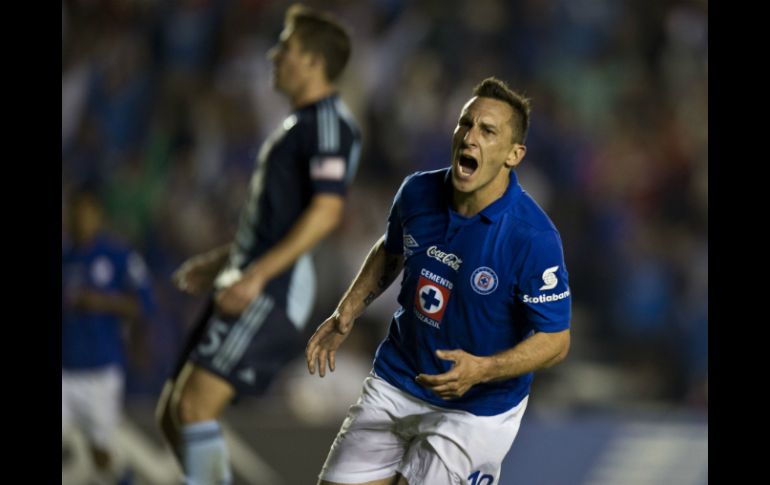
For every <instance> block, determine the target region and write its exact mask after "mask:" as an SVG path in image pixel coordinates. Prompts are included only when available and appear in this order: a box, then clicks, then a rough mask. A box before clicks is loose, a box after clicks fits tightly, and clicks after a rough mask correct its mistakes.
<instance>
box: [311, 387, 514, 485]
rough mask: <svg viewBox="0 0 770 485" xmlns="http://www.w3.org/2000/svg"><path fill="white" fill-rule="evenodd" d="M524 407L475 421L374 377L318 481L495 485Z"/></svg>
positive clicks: (469, 416) (462, 412) (465, 414)
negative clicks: (394, 479)
mask: <svg viewBox="0 0 770 485" xmlns="http://www.w3.org/2000/svg"><path fill="white" fill-rule="evenodd" d="M528 399H529V396H527V397H525V398H524V399H523V400H522V401H521V403H519V404H518V405H517V406H516V407H514V408H513V409H511V410H509V411H506V412H504V413H502V414H498V415H495V416H476V415H474V414H471V413H469V412H466V411H460V410H454V409H446V408H440V407H438V406H433V405H430V404H428V403H426V402H424V401H421V400H419V399H417V398H416V397H414V396H412V395H410V394H407V393H405V392H403V391H401V390H400V389H398V388H396V387H394V386H392V385H391V384H389V383H388V382H386V381H385V380H383V379H381V378H380V377H377V376H376V375H374V374H372V375H371V376H369V377H367V378H366V380H364V386H363V390H362V391H361V396H360V397H359V398H358V401H357V402H356V404H354V405H353V406H351V407H350V410H349V411H348V415H347V417H346V418H345V421H344V422H343V423H342V427H341V428H340V431H339V433H338V434H337V438H336V439H335V440H334V443H333V444H332V446H331V450H330V451H329V456H328V457H327V458H326V463H324V466H323V468H322V469H321V473H320V478H321V479H322V480H327V481H330V482H337V483H364V482H368V481H372V480H382V479H383V478H388V477H392V476H394V475H395V474H396V473H399V474H400V475H402V476H403V477H404V478H406V480H407V481H408V482H409V484H410V485H449V484H456V485H497V484H499V483H500V467H501V465H502V462H503V459H504V458H505V455H506V454H507V453H508V450H509V449H510V447H511V445H512V444H513V440H514V438H516V434H517V433H518V431H519V425H520V424H521V418H522V416H523V415H524V410H525V409H526V407H527V401H528Z"/></svg>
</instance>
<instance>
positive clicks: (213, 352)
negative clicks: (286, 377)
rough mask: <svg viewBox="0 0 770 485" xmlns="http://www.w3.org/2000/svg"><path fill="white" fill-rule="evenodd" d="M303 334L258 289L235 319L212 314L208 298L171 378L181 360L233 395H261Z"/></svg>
mask: <svg viewBox="0 0 770 485" xmlns="http://www.w3.org/2000/svg"><path fill="white" fill-rule="evenodd" d="M305 344H306V342H305V339H304V337H303V334H302V332H300V331H299V330H297V328H296V327H295V326H294V324H293V323H292V322H291V320H289V318H288V316H287V315H286V311H285V310H284V309H283V308H279V307H277V306H276V305H275V300H274V298H273V297H271V296H270V295H267V294H262V295H260V296H259V297H257V298H256V299H255V300H254V301H252V302H251V303H250V304H249V306H248V307H247V308H246V310H244V312H243V313H242V314H241V316H240V317H238V318H232V319H223V318H221V317H219V316H218V315H216V314H215V313H214V302H213V299H212V300H211V301H210V302H209V304H208V305H207V307H206V310H205V311H204V313H203V315H202V318H201V319H200V320H199V321H198V323H197V324H196V326H195V328H194V329H193V332H192V333H191V335H190V338H189V339H188V342H187V345H186V347H185V349H184V351H183V353H182V355H181V356H180V357H181V358H180V359H179V361H178V362H177V367H176V369H175V372H174V377H175V378H176V376H177V375H178V374H179V372H180V371H181V369H182V366H183V365H184V363H185V362H186V361H190V362H193V363H195V364H196V365H198V366H200V367H203V368H204V369H206V370H208V371H210V372H212V373H214V374H216V375H217V376H219V377H221V378H222V379H224V380H226V381H227V382H229V383H230V384H231V385H232V386H233V387H235V389H236V391H237V392H238V394H248V395H252V396H260V395H262V394H263V393H264V392H265V391H266V390H267V388H268V387H269V386H270V384H271V383H272V381H273V379H274V378H275V376H276V374H278V372H279V371H280V370H281V369H282V368H283V367H284V366H285V365H286V364H287V363H289V362H290V361H291V360H294V359H295V358H297V357H299V356H300V355H302V353H303V352H304V350H305Z"/></svg>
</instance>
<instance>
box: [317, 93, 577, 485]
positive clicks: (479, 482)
mask: <svg viewBox="0 0 770 485" xmlns="http://www.w3.org/2000/svg"><path fill="white" fill-rule="evenodd" d="M529 111H530V107H529V101H528V100H527V99H526V98H524V97H522V96H521V95H519V94H518V93H516V92H514V91H512V90H511V89H509V88H508V86H507V85H506V84H505V83H503V82H501V81H499V80H497V79H495V78H488V79H485V80H484V81H482V82H481V83H480V84H479V85H478V86H477V87H476V88H475V89H474V91H473V96H472V97H471V99H470V100H469V101H468V102H467V103H466V104H465V106H464V107H463V109H462V111H461V113H460V118H459V121H458V122H457V127H456V128H455V130H454V135H453V137H452V160H451V167H448V168H445V169H443V170H437V171H432V172H417V173H415V174H413V175H411V176H409V177H407V178H406V179H405V180H404V182H403V184H402V185H401V188H400V189H399V190H398V193H397V194H396V196H395V200H394V201H393V205H392V207H391V210H390V216H389V218H388V225H387V230H386V231H385V234H384V236H383V237H382V238H380V240H378V241H377V242H376V243H375V244H374V247H373V248H372V249H371V251H370V253H369V255H368V256H367V258H366V260H365V261H364V263H363V266H362V268H361V270H360V271H359V273H358V275H357V276H356V278H355V279H354V280H353V282H352V284H351V285H350V287H349V289H348V290H347V292H346V293H345V295H344V296H343V297H342V299H341V301H340V302H339V304H338V306H337V309H336V310H335V311H334V313H333V314H332V315H331V316H330V317H329V318H328V319H327V320H326V321H324V322H323V323H322V324H321V325H320V326H319V327H318V329H317V330H316V332H315V334H314V335H313V336H312V338H311V339H310V341H309V342H308V345H307V348H306V352H305V353H306V358H307V364H308V370H309V371H310V373H311V374H312V373H314V372H315V370H316V366H318V371H319V374H320V375H321V377H323V376H324V374H325V372H326V365H327V363H328V366H329V369H330V370H334V365H335V353H336V351H337V349H338V348H339V346H340V345H341V344H342V342H343V341H344V340H345V338H346V337H347V336H348V335H349V333H350V331H351V329H352V327H353V322H354V320H355V319H356V318H357V317H358V316H359V315H360V314H361V313H362V312H363V311H364V309H365V308H366V306H367V305H368V304H370V303H371V302H372V301H373V300H374V299H375V298H376V297H377V296H379V295H380V294H381V293H382V292H383V291H384V290H385V289H386V288H387V287H388V286H390V284H391V283H392V282H393V281H394V280H395V278H396V277H397V276H398V274H399V273H400V272H401V270H402V268H403V269H404V276H403V280H402V282H401V290H400V293H399V295H398V303H399V305H400V307H399V308H398V310H396V312H395V313H394V314H393V319H392V321H391V324H390V330H389V332H388V335H387V337H386V338H385V339H384V341H383V342H382V343H381V344H380V347H379V349H378V350H377V353H376V356H375V359H374V368H373V370H372V373H371V375H370V376H369V377H367V378H366V380H365V381H364V385H363V390H362V392H361V396H360V398H359V399H358V402H356V404H355V405H353V406H351V408H350V410H349V412H348V415H347V417H346V419H345V421H344V423H343V424H342V427H341V429H340V431H339V434H338V435H337V438H336V439H335V441H334V443H333V444H332V446H331V451H330V452H329V455H328V457H327V459H326V463H325V464H324V466H323V468H322V470H321V474H320V483H321V484H322V485H329V484H336V483H345V484H353V483H355V484H366V485H380V484H382V485H385V484H394V485H401V484H411V485H446V484H448V483H456V484H460V483H462V484H471V485H492V484H493V483H494V484H497V483H500V467H501V464H502V461H503V458H504V457H505V455H506V453H507V452H508V450H509V449H510V447H511V445H512V443H513V440H514V438H515V437H516V434H517V432H518V429H519V424H520V422H521V418H522V415H523V413H524V409H525V408H526V406H527V400H528V396H529V389H530V384H531V382H532V373H533V371H536V370H538V369H542V368H545V367H549V366H552V365H554V364H556V363H558V362H560V361H561V360H562V359H564V357H565V356H566V354H567V352H568V349H569V342H570V333H569V332H570V331H569V325H570V291H569V287H568V282H567V269H566V267H565V265H564V256H563V251H562V246H561V240H560V236H559V233H558V231H557V230H556V228H555V227H554V225H553V223H552V222H551V221H550V219H549V218H548V216H547V215H546V214H545V213H544V212H543V210H542V209H541V208H540V207H539V206H538V205H537V203H536V202H535V201H534V200H533V199H532V198H531V197H530V196H529V195H528V194H527V193H526V192H524V191H523V190H522V187H521V186H520V185H519V183H518V180H517V178H516V174H515V172H514V170H513V168H514V167H516V166H517V165H518V164H519V163H520V162H521V160H522V158H523V157H524V154H525V152H526V148H525V146H524V141H525V138H526V134H527V128H528V125H529Z"/></svg>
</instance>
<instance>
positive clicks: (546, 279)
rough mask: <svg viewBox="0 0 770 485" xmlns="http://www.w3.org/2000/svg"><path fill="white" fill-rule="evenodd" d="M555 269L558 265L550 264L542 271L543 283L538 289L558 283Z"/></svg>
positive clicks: (546, 288) (551, 286)
mask: <svg viewBox="0 0 770 485" xmlns="http://www.w3.org/2000/svg"><path fill="white" fill-rule="evenodd" d="M557 269H559V267H558V266H551V267H550V268H548V269H547V270H545V271H543V283H545V284H544V285H543V286H541V287H540V291H542V290H551V289H553V288H556V285H557V284H558V283H559V278H557V277H556V275H555V274H554V273H555V272H556V270H557Z"/></svg>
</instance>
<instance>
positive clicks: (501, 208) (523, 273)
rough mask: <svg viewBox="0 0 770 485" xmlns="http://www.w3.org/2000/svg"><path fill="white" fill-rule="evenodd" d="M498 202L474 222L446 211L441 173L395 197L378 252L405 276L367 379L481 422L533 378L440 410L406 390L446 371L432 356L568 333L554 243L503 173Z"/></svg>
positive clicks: (563, 277)
mask: <svg viewBox="0 0 770 485" xmlns="http://www.w3.org/2000/svg"><path fill="white" fill-rule="evenodd" d="M510 177H511V178H510V185H509V186H508V189H507V191H506V192H505V194H504V195H503V196H502V197H501V198H499V199H497V200H496V201H495V202H493V203H492V204H490V205H489V206H487V207H486V208H484V209H483V210H482V211H481V212H480V213H478V214H476V215H475V216H473V217H469V218H468V217H463V216H462V215H460V214H458V213H457V212H455V211H454V210H453V209H452V208H451V194H452V182H451V178H450V174H449V169H443V170H438V171H433V172H417V173H415V174H413V175H411V176H409V177H407V179H406V180H405V181H404V183H403V184H402V186H401V188H400V189H399V191H398V193H397V194H396V197H395V200H394V202H393V206H392V208H391V212H390V216H389V218H388V228H387V232H386V238H385V250H386V251H388V252H389V253H394V254H403V255H404V258H405V262H404V276H403V280H402V282H401V291H400V293H399V295H398V302H399V304H400V305H401V307H400V308H399V309H398V310H397V311H396V312H395V314H394V315H393V319H392V321H391V324H390V329H389V333H388V335H387V337H386V338H385V340H384V341H383V342H382V343H381V344H380V347H379V349H378V350H377V354H376V356H375V361H374V370H375V372H376V373H377V375H379V376H380V377H382V378H384V379H385V380H387V381H388V382H390V383H391V384H393V385H395V386H397V387H399V388H400V389H402V390H404V391H406V392H408V393H410V394H412V395H414V396H416V397H418V398H420V399H423V400H425V401H427V402H429V403H431V404H434V405H437V406H441V407H447V408H454V409H462V410H465V411H468V412H471V413H473V414H476V415H482V416H490V415H494V414H499V413H502V412H504V411H507V410H509V409H511V408H513V407H514V406H516V405H517V404H518V403H519V402H520V401H521V400H522V399H523V398H524V397H525V396H526V395H527V394H528V393H529V388H530V384H531V382H532V374H531V373H529V374H526V375H522V376H519V377H516V378H513V379H509V380H505V381H500V382H493V383H484V384H478V385H475V386H473V387H472V388H471V389H470V390H469V391H468V392H467V393H466V394H465V395H463V396H462V397H460V398H458V399H453V400H449V401H445V400H442V399H441V398H439V397H438V396H437V395H436V394H434V393H433V392H431V391H430V390H428V389H425V388H424V387H422V386H420V385H419V384H418V383H417V382H415V380H414V379H415V376H417V374H420V373H425V374H441V373H444V372H447V371H449V369H450V368H451V366H452V363H451V362H450V361H445V360H441V359H439V358H438V357H437V356H436V355H435V351H436V350H438V349H443V350H452V349H462V350H464V351H466V352H468V353H471V354H474V355H478V356H488V355H493V354H496V353H499V352H501V351H504V350H507V349H510V348H511V347H514V346H515V345H516V344H518V343H519V342H521V341H522V340H524V339H525V338H527V337H528V336H529V335H531V333H532V332H535V331H537V332H558V331H561V330H565V329H567V328H569V325H570V323H569V322H570V291H569V286H568V281H567V269H566V267H565V265H564V256H563V251H562V246H561V240H560V237H559V233H558V231H557V230H556V228H555V227H554V225H553V223H552V222H551V221H550V219H549V218H548V216H547V215H546V214H545V212H543V210H542V209H541V208H540V207H539V206H538V205H537V203H535V201H534V200H533V199H532V198H531V197H530V196H529V195H528V194H527V193H526V192H524V191H523V190H522V188H521V186H520V185H519V183H518V180H517V178H516V175H515V173H514V172H513V171H511V176H510Z"/></svg>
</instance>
